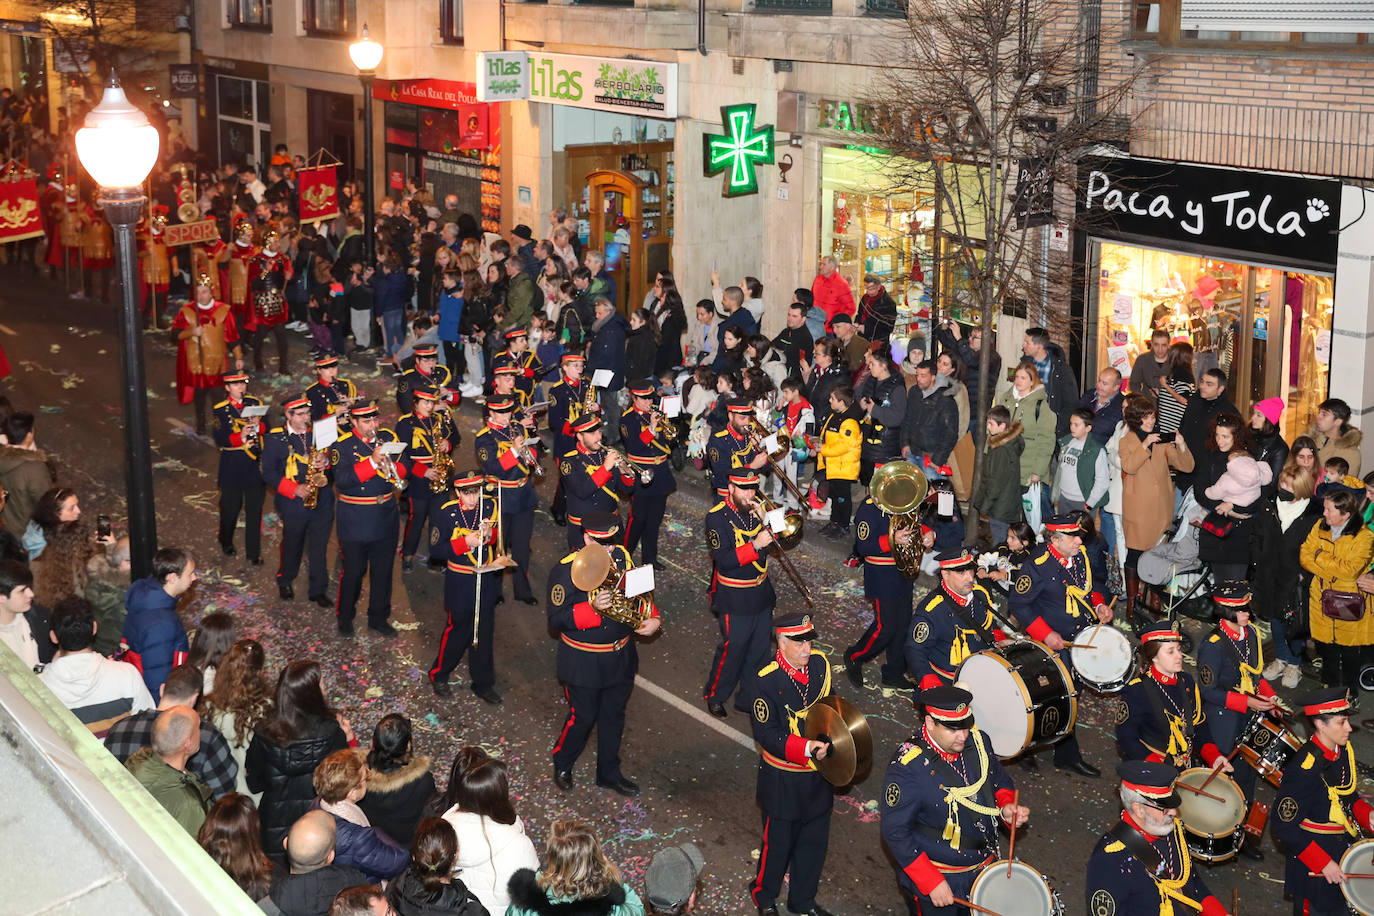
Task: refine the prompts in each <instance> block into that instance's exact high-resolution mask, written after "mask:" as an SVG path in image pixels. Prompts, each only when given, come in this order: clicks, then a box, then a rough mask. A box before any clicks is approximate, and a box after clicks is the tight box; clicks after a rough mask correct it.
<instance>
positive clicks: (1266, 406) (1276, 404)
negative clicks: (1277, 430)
mask: <svg viewBox="0 0 1374 916" xmlns="http://www.w3.org/2000/svg"><path fill="white" fill-rule="evenodd" d="M1254 409H1255V410H1258V411H1259V412H1260V413H1261V414H1263V415H1264V419H1266V420H1268V421H1269V422H1270V423H1272V424H1274V425H1275V426H1278V425H1279V417H1281V416H1283V398H1265V399H1264V400H1263V401H1260V402H1259V403H1258V404H1256V405H1255V407H1254Z"/></svg>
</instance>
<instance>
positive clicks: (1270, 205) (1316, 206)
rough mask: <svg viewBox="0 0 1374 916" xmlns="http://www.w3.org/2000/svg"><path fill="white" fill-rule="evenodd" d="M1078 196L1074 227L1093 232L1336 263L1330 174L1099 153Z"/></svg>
mask: <svg viewBox="0 0 1374 916" xmlns="http://www.w3.org/2000/svg"><path fill="white" fill-rule="evenodd" d="M1077 197H1078V228H1080V229H1083V230H1085V231H1087V232H1090V233H1092V234H1093V235H1100V236H1106V237H1115V238H1123V239H1127V240H1132V239H1134V240H1150V239H1155V240H1164V241H1168V242H1171V243H1174V244H1176V245H1177V244H1182V245H1185V246H1189V247H1193V248H1206V249H1210V250H1216V251H1218V252H1220V253H1224V254H1229V255H1232V256H1235V257H1238V258H1239V259H1242V260H1244V259H1246V258H1249V259H1252V260H1253V259H1254V258H1255V256H1257V255H1260V256H1263V257H1264V258H1266V259H1268V260H1269V261H1271V262H1272V263H1275V264H1278V265H1291V266H1295V267H1301V268H1304V269H1316V270H1320V271H1326V272H1329V271H1332V270H1334V269H1335V266H1336V246H1337V242H1338V236H1339V231H1340V224H1341V220H1340V206H1341V183H1340V182H1339V181H1337V180H1335V179H1327V178H1307V177H1303V176H1297V175H1280V174H1275V173H1273V172H1255V171H1245V170H1241V169H1223V168H1213V167H1209V166H1199V165H1187V164H1184V163H1178V162H1162V161H1159V160H1155V159H1134V158H1128V157H1121V158H1105V157H1104V158H1092V159H1088V160H1086V161H1085V162H1083V163H1082V164H1081V165H1080V167H1079V179H1078V192H1077Z"/></svg>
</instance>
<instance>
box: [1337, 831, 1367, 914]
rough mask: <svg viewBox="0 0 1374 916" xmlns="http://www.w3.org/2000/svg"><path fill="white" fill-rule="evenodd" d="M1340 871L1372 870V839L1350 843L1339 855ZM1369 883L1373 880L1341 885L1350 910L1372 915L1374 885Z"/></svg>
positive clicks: (1346, 872) (1349, 872)
mask: <svg viewBox="0 0 1374 916" xmlns="http://www.w3.org/2000/svg"><path fill="white" fill-rule="evenodd" d="M1341 872H1342V873H1344V874H1347V875H1354V874H1369V873H1371V872H1374V840H1360V841H1359V842H1358V843H1353V844H1351V846H1350V848H1349V849H1347V850H1346V851H1345V855H1343V856H1341ZM1371 884H1374V881H1347V882H1345V883H1344V884H1342V885H1341V893H1342V894H1345V900H1346V902H1347V903H1349V904H1350V910H1351V912H1353V913H1359V914H1360V916H1374V887H1370V885H1371Z"/></svg>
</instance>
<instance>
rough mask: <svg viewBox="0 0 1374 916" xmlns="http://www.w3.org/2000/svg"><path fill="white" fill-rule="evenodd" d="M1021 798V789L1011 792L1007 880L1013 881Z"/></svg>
mask: <svg viewBox="0 0 1374 916" xmlns="http://www.w3.org/2000/svg"><path fill="white" fill-rule="evenodd" d="M1020 798H1021V790H1020V789H1012V790H1011V849H1009V850H1007V880H1008V881H1010V880H1011V863H1012V862H1014V861H1015V860H1016V803H1017V801H1019V800H1020Z"/></svg>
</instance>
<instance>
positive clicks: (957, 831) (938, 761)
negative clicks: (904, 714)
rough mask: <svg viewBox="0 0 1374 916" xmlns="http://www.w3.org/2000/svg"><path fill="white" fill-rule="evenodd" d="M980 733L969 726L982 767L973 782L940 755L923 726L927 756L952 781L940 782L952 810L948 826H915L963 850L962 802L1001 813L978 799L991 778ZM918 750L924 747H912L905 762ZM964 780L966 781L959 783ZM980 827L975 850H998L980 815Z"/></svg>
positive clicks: (990, 813)
mask: <svg viewBox="0 0 1374 916" xmlns="http://www.w3.org/2000/svg"><path fill="white" fill-rule="evenodd" d="M978 735H979V731H978V729H977V727H976V726H975V727H972V728H970V729H969V740H970V741H972V742H973V747H974V750H975V751H976V752H977V754H978V770H979V773H978V779H977V781H976V782H972V783H970V782H969V781H968V776H967V775H966V774H962V773H960V772H959V771H958V770H956V769H955V768H954V765H953V764H951V763H949V762H948V761H946V760H945V758H944V757H943V756H942V755H941V753H940V750H939V749H938V748H937V747H936V746H935V742H934V740H933V739H931V738H930V737H929V736H928V735H926V734H925V729H922V730H921V739H922V742H923V743H924V744H926V745H928V746H927V747H926V748H925V750H927V751H929V755H928V756H929V757H930V761H931V764H932V765H933V766H934V767H935V769H936V770H937V771H939V770H941V769H943V770H944V773H943V775H944V776H945V777H946V779H945V780H944V782H948V783H949V785H942V786H940V788H942V789H944V790H945V804H946V805H947V806H948V808H949V813H948V816H947V818H946V820H945V827H944V830H943V831H941V830H938V829H937V828H935V827H931V826H929V825H927V824H917V825H916V830H917V831H918V832H919V833H922V834H924V835H926V836H928V837H930V838H931V839H936V838H938V839H939V840H940V841H941V842H945V843H948V844H949V845H950V847H951V848H952V849H955V850H960V848H961V847H960V843H961V841H962V840H963V831H962V829H961V828H960V827H959V806H960V805H962V806H963V807H965V808H967V809H968V810H970V811H972V812H974V813H975V814H981V815H986V816H990V817H996V816H998V815H1000V814H1001V813H1002V809H1001V808H998V807H996V806H995V805H991V806H990V805H985V804H980V803H979V801H978V797H979V795H980V794H981V793H982V790H983V786H984V785H985V784H986V783H987V781H988V755H987V751H985V750H984V749H983V742H982V741H981V740H980V739H979V738H978V737H977V736H978ZM919 750H921V749H920V748H913V749H912V751H909V752H907V755H906V756H905V757H903V761H902V762H903V763H908V762H910V760H911V759H912V758H913V757H914V756H915V754H916V753H917V752H919ZM946 753H948V752H946ZM959 756H960V757H962V756H963V755H962V754H960V755H959ZM961 782H962V783H964V784H963V785H960V783H961ZM978 830H979V833H980V834H981V836H980V837H979V842H978V845H977V846H975V847H973V850H972V851H978V850H993V851H995V849H996V839H995V838H993V837H989V836H988V835H987V830H986V827H985V822H984V821H983V820H982V819H981V818H980V819H979V820H978Z"/></svg>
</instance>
